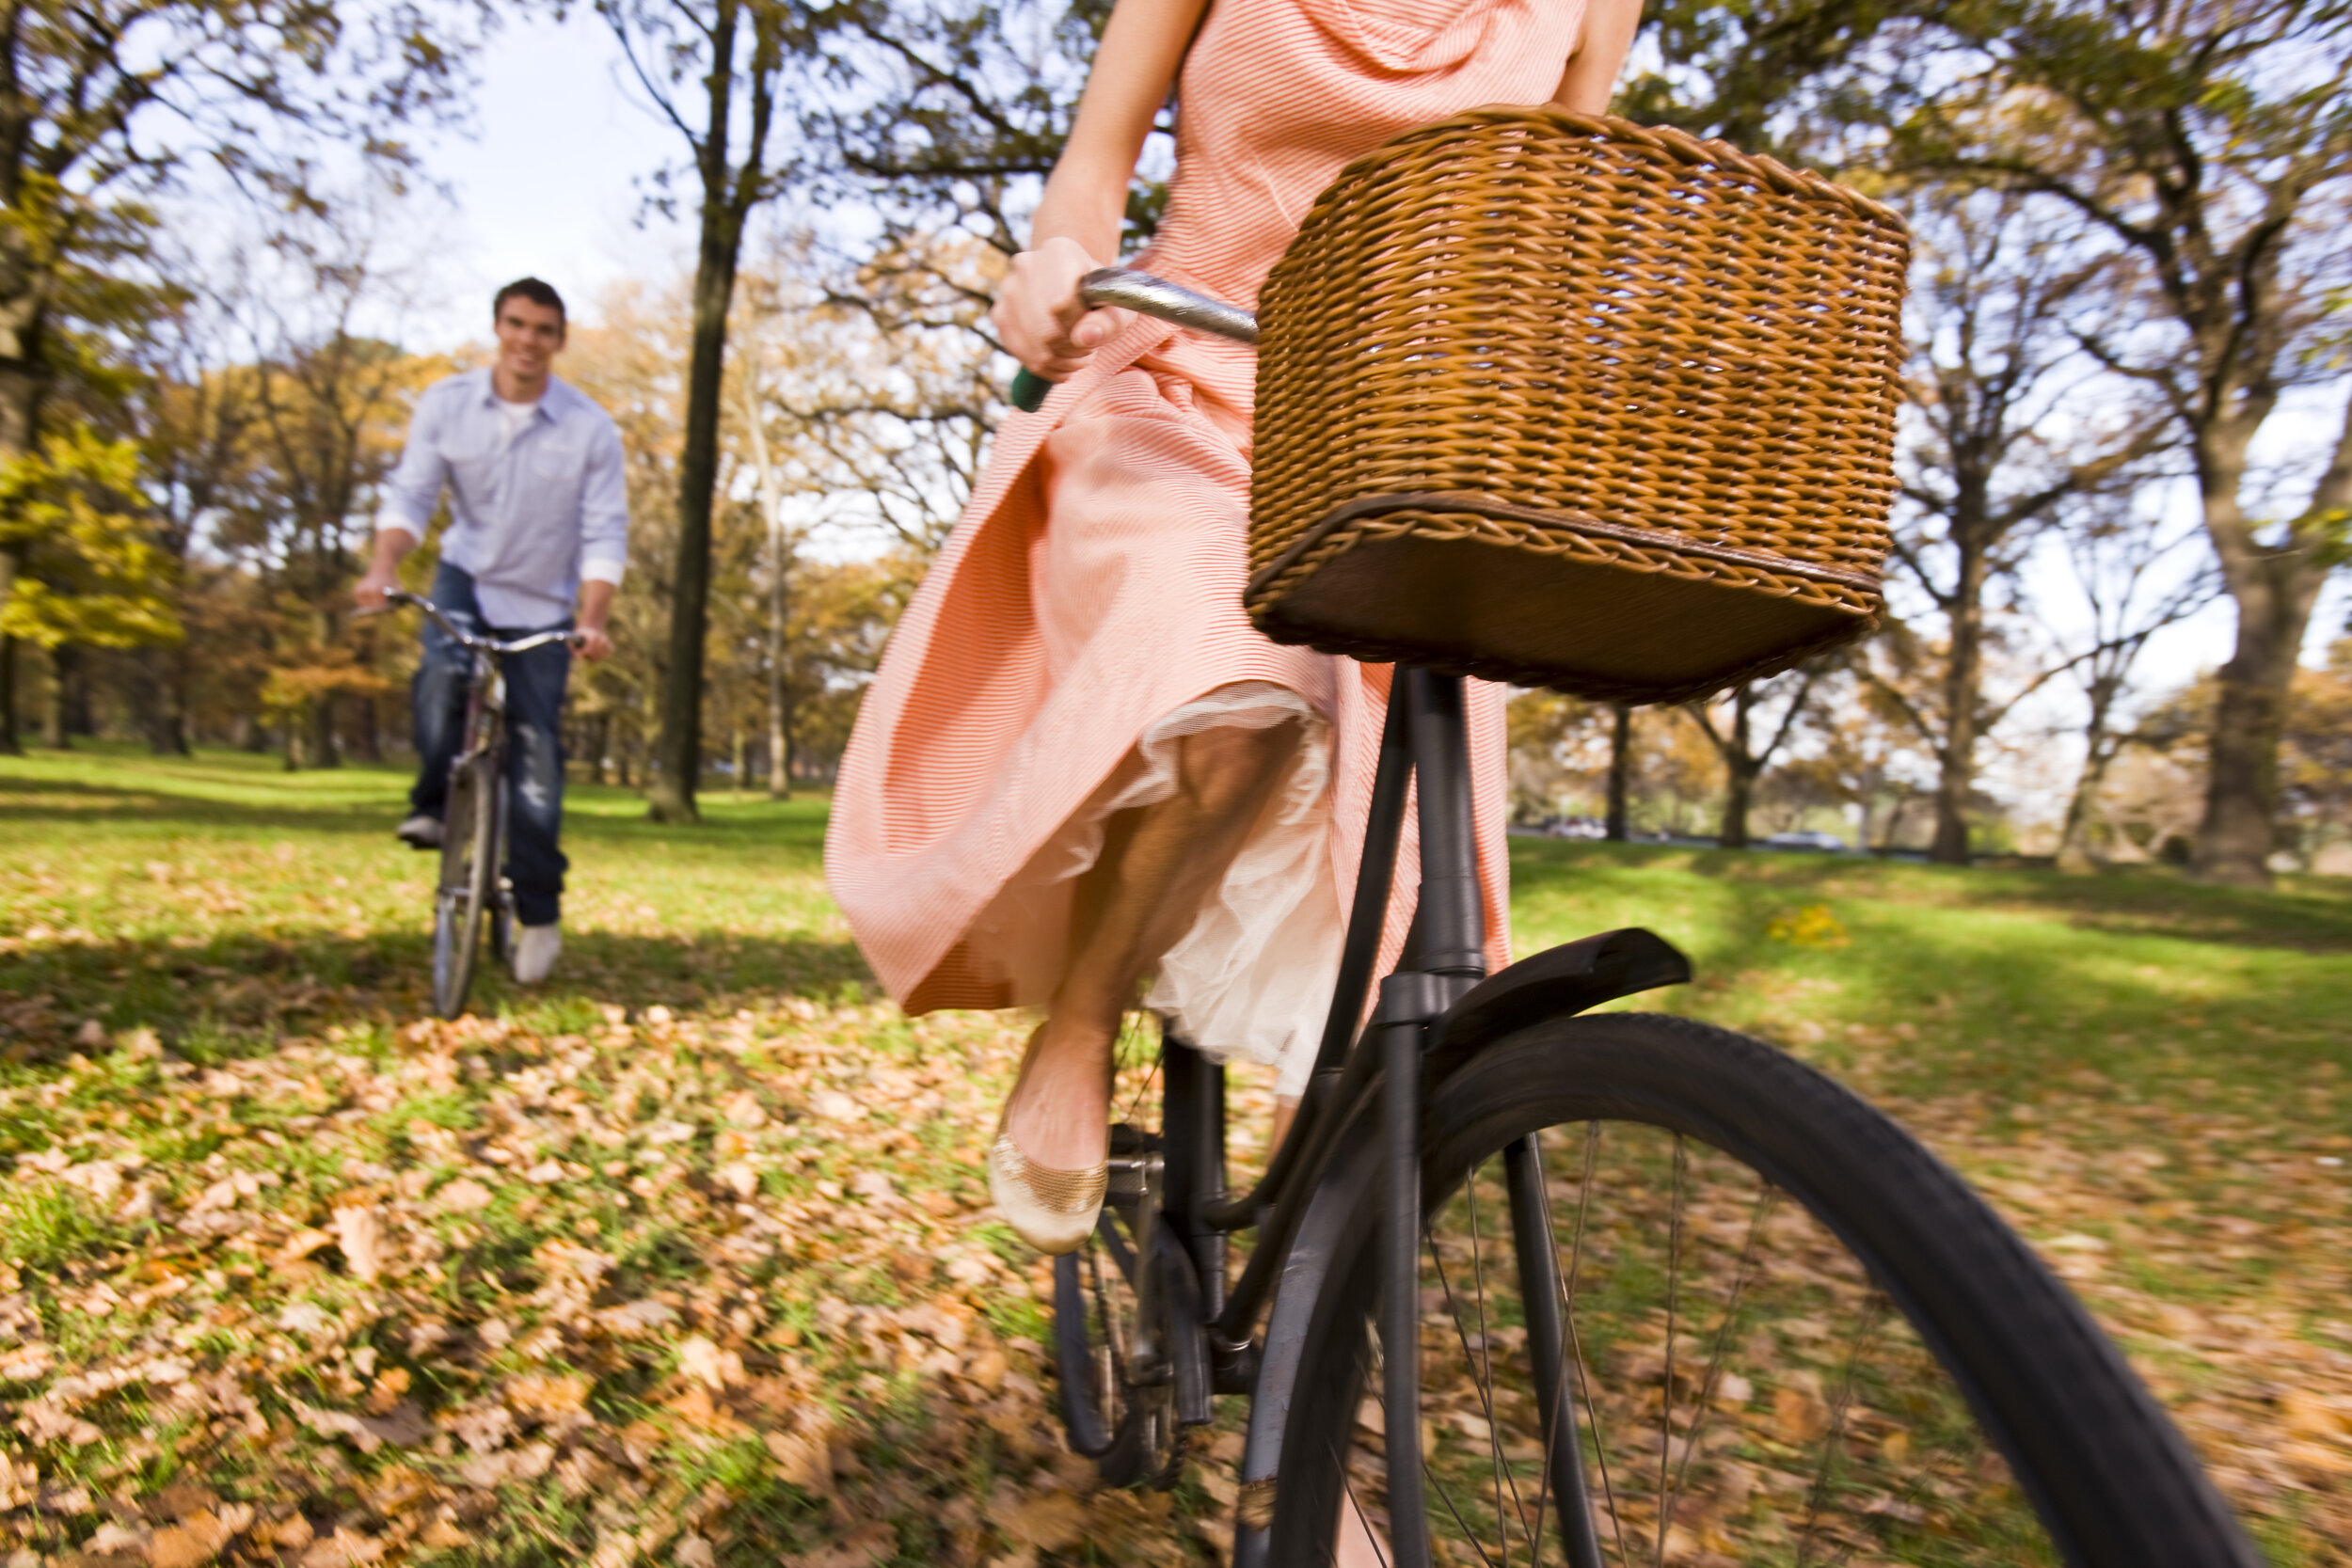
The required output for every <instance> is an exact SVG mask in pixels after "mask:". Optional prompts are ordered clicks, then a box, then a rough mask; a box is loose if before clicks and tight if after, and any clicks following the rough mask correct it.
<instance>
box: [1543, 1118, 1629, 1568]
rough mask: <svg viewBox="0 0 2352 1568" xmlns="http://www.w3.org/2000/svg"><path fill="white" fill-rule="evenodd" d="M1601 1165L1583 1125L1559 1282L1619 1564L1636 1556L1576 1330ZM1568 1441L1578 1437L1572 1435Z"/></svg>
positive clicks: (1595, 1141) (1591, 1132)
mask: <svg viewBox="0 0 2352 1568" xmlns="http://www.w3.org/2000/svg"><path fill="white" fill-rule="evenodd" d="M1598 1164H1600V1123H1599V1122H1597V1121H1588V1122H1586V1123H1585V1124H1584V1173H1583V1175H1582V1176H1581V1178H1580V1179H1579V1180H1578V1181H1577V1187H1576V1239H1575V1241H1574V1243H1572V1244H1571V1246H1570V1248H1569V1251H1568V1272H1567V1275H1566V1276H1565V1278H1563V1279H1562V1280H1561V1282H1560V1297H1561V1301H1560V1305H1561V1308H1562V1311H1563V1315H1564V1316H1565V1320H1566V1323H1567V1329H1568V1359H1569V1360H1570V1361H1571V1362H1573V1363H1574V1364H1575V1367H1576V1390H1577V1401H1578V1402H1579V1403H1581V1405H1583V1407H1584V1418H1585V1419H1587V1420H1589V1421H1590V1422H1592V1423H1593V1454H1594V1457H1595V1458H1596V1459H1597V1460H1598V1461H1599V1465H1600V1496H1601V1506H1602V1507H1604V1508H1606V1509H1607V1510H1608V1511H1609V1532H1610V1533H1611V1534H1612V1535H1613V1536H1614V1537H1616V1542H1617V1560H1618V1561H1619V1562H1622V1563H1629V1562H1631V1561H1632V1560H1633V1554H1632V1553H1631V1552H1629V1551H1628V1550H1627V1549H1626V1544H1625V1516H1624V1515H1623V1514H1622V1513H1619V1512H1618V1511H1617V1493H1616V1488H1615V1487H1614V1485H1613V1484H1612V1482H1611V1481H1610V1479H1609V1441H1608V1436H1607V1433H1605V1432H1604V1431H1603V1429H1602V1426H1601V1418H1600V1405H1599V1403H1598V1402H1597V1401H1595V1400H1594V1398H1593V1382H1592V1373H1591V1372H1590V1371H1589V1370H1586V1368H1585V1365H1584V1346H1583V1343H1582V1340H1581V1338H1580V1337H1579V1335H1578V1332H1577V1326H1576V1287H1577V1280H1578V1278H1579V1277H1580V1276H1581V1274H1582V1273H1583V1268H1584V1232H1585V1227H1586V1226H1587V1225H1588V1224H1589V1223H1590V1221H1591V1217H1592V1212H1593V1173H1594V1170H1595V1169H1596V1168H1597V1166H1598ZM1568 1436H1569V1439H1570V1440H1571V1441H1573V1440H1574V1439H1575V1437H1576V1433H1574V1432H1573V1431H1571V1432H1570V1433H1568Z"/></svg>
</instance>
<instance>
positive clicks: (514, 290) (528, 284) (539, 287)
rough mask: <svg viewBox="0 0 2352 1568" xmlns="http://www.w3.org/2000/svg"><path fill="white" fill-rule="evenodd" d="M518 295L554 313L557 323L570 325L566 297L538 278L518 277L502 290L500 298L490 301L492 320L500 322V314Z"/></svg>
mask: <svg viewBox="0 0 2352 1568" xmlns="http://www.w3.org/2000/svg"><path fill="white" fill-rule="evenodd" d="M517 295H519V296H520V297H522V298H524V299H527V300H529V301H531V303H532V304H533V305H538V306H543V307H545V308H546V309H549V310H552V311H554V312H555V319H556V320H557V321H560V322H567V323H568V320H569V318H567V317H566V316H565V315H564V296H563V295H562V294H559V293H556V292H555V288H554V285H552V284H549V283H544V282H542V281H540V280H539V279H538V278H536V277H517V278H516V279H515V281H513V282H512V283H509V284H508V285H506V287H505V288H503V289H501V290H500V291H499V293H498V298H496V299H494V300H492V301H490V319H491V320H492V321H496V320H498V319H499V312H500V311H501V310H503V309H506V302H507V301H508V300H510V299H514V298H516V296H517Z"/></svg>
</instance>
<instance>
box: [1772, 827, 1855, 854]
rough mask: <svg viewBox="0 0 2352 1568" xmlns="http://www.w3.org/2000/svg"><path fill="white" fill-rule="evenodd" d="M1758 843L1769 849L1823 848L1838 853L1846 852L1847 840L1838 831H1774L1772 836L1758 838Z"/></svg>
mask: <svg viewBox="0 0 2352 1568" xmlns="http://www.w3.org/2000/svg"><path fill="white" fill-rule="evenodd" d="M1756 843H1757V844H1758V845H1760V846H1762V847H1764V848H1767V849H1823V850H1827V851H1829V852H1830V853H1832V854H1837V855H1842V854H1844V853H1845V852H1846V841H1845V840H1844V839H1842V838H1839V837H1838V836H1837V835H1836V833H1817V832H1803V833H1774V834H1772V836H1771V837H1770V838H1760V839H1757V840H1756Z"/></svg>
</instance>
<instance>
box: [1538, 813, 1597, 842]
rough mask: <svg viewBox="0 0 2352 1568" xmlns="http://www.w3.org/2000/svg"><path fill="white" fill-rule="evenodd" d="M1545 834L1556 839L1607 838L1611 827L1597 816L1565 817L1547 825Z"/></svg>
mask: <svg viewBox="0 0 2352 1568" xmlns="http://www.w3.org/2000/svg"><path fill="white" fill-rule="evenodd" d="M1544 832H1548V833H1549V834H1550V835H1551V836H1552V837H1554V838H1607V837H1608V836H1609V825H1608V824H1607V823H1605V822H1603V821H1602V820H1601V819H1600V818H1599V817H1597V816H1563V817H1559V818H1556V819H1555V820H1553V821H1551V822H1549V823H1547V824H1546V825H1545V828H1544Z"/></svg>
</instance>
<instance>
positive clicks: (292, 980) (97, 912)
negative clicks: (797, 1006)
mask: <svg viewBox="0 0 2352 1568" xmlns="http://www.w3.org/2000/svg"><path fill="white" fill-rule="evenodd" d="M407 783H408V776H407V774H405V772H401V771H396V770H394V769H391V768H380V767H364V766H352V767H347V768H335V769H326V770H320V771H316V772H302V773H286V772H284V771H282V770H280V768H279V766H278V762H277V760H276V759H275V758H271V757H262V756H252V755H246V754H243V753H237V752H205V753H203V754H202V755H201V756H199V757H198V758H196V759H193V760H186V759H158V758H151V757H150V756H148V755H146V754H145V753H143V752H136V751H134V750H132V749H130V748H127V747H120V746H110V745H92V744H87V743H86V744H85V745H84V746H83V748H82V749H80V750H77V751H75V752H66V753H58V752H34V753H32V754H30V755H28V756H25V757H22V758H0V955H5V958H6V959H7V962H6V966H5V969H4V970H0V1050H8V1049H9V1048H10V1046H11V1043H13V1046H14V1049H15V1050H16V1051H17V1052H18V1053H56V1051H58V1050H59V1049H60V1048H61V1047H62V1046H63V1045H64V1044H66V1043H67V1042H70V1041H71V1039H72V1037H73V1035H74V1034H75V1033H76V1032H77V1031H78V1030H80V1029H81V1028H82V1027H83V1026H84V1025H85V1024H87V1023H89V1022H96V1023H97V1024H98V1025H99V1026H100V1027H101V1028H102V1029H103V1030H104V1031H106V1032H109V1033H111V1032H114V1031H118V1030H122V1029H129V1028H135V1027H142V1026H144V1027H151V1028H153V1029H156V1030H157V1031H159V1032H160V1033H162V1034H164V1035H165V1036H167V1037H171V1038H173V1039H175V1040H185V1041H186V1042H187V1044H188V1046H189V1047H190V1048H192V1050H193V1052H194V1053H203V1052H206V1051H218V1050H235V1049H241V1048H243V1046H241V1045H240V1042H244V1045H245V1046H249V1045H252V1044H255V1043H261V1044H265V1043H266V1042H267V1040H268V1039H269V1038H271V1037H272V1036H273V1035H274V1033H275V1032H277V1031H278V1030H281V1029H284V1028H288V1027H303V1026H307V1025H308V1024H309V1023H310V1022H315V1021H317V1020H320V1019H326V1018H336V1019H341V1018H346V1017H351V1016H355V1015H366V1014H369V1013H371V1012H372V1011H374V1010H378V1009H384V1008H389V1009H391V1010H393V1011H395V1012H408V1011H412V1010H414V1008H415V1007H416V1006H417V1005H418V1002H419V999H420V998H421V996H422V995H423V992H422V990H421V989H420V988H421V983H422V977H423V974H424V971H425V966H426V964H427V961H428V947H427V942H428V936H429V930H430V913H429V908H428V899H429V896H430V889H431V876H432V859H431V857H429V856H425V855H420V854H417V853H415V852H414V851H411V850H406V849H404V848H402V847H400V846H399V845H398V844H396V843H395V842H394V841H393V840H392V838H391V837H390V828H391V825H392V824H393V823H394V822H395V821H397V820H398V818H399V816H401V815H402V812H403V808H404V803H405V802H404V798H403V797H404V792H405V788H406V785H407ZM565 807H566V810H565V824H564V847H565V849H566V851H567V853H568V854H569V855H570V857H571V860H572V870H571V874H570V879H569V883H570V888H571V890H572V891H571V893H570V895H569V897H568V899H567V905H566V910H567V918H566V921H565V938H564V940H565V952H564V974H565V983H564V984H563V985H562V986H560V987H558V988H555V989H554V990H550V991H548V992H546V993H543V994H541V995H538V996H534V997H532V998H531V999H528V1001H525V1000H523V999H520V998H517V997H516V996H515V995H514V994H513V993H512V991H511V988H508V987H507V986H506V984H505V982H504V981H503V980H502V979H501V977H499V976H498V975H496V974H489V973H487V971H486V968H485V978H484V979H483V981H482V982H481V987H480V991H479V993H478V1002H479V1004H480V1005H481V1006H485V1007H486V1008H488V1009H491V1010H494V1011H495V1010H501V1009H508V1008H513V1009H517V1016H518V1018H521V1019H523V1020H525V1021H527V1022H532V1023H534V1024H539V1023H544V1024H545V1025H547V1026H548V1027H550V1028H553V1029H557V1030H559V1031H560V1030H561V1029H563V1028H564V1027H566V1026H568V1027H572V1028H580V1027H585V1026H586V1025H587V1024H589V1023H590V1022H593V1021H594V1020H595V1019H596V1017H597V1016H598V1015H597V1009H598V1008H599V1007H600V1006H604V1005H607V1004H615V1005H619V1006H643V1005H649V1004H650V1003H652V1002H654V1001H660V1002H662V1003H664V1004H666V1005H668V1006H688V1007H691V1006H704V1005H706V1004H709V1003H712V1002H714V1001H716V1000H718V999H721V998H723V997H727V996H730V995H734V994H736V993H738V992H743V991H758V992H775V991H791V992H795V993H800V994H806V995H812V996H818V995H832V994H836V993H839V992H841V991H843V990H844V989H845V988H856V987H859V986H861V985H862V984H863V983H864V982H865V979H866V970H865V966H864V964H863V963H862V962H861V961H860V960H859V958H858V957H857V953H856V949H855V947H854V946H853V944H852V943H851V942H850V940H849V932H848V928H847V927H846V926H845V925H844V924H843V922H842V920H841V918H840V916H839V914H838V913H837V911H834V907H833V905H832V902H831V900H830V899H829V898H827V897H826V895H825V892H824V887H823V881H822V873H821V856H822V847H823V838H824V821H825V803H824V800H822V798H821V797H803V798H800V799H796V800H790V801H784V802H770V801H768V800H764V799H750V800H738V799H736V798H733V797H730V796H729V795H728V794H726V793H725V792H723V791H721V792H716V793H712V794H707V795H706V796H705V797H704V816H705V820H704V822H703V823H702V824H701V825H700V826H698V827H697V828H695V829H694V830H693V831H692V832H672V831H667V830H664V829H661V828H659V827H657V826H655V825H654V824H652V823H650V822H648V821H646V820H645V816H644V803H643V801H642V800H639V799H638V798H637V797H636V796H635V795H634V794H633V793H632V792H630V791H628V790H622V789H615V788H610V787H604V788H599V787H596V786H593V785H583V784H573V785H571V786H570V788H569V790H568V791H567V796H566V800H565Z"/></svg>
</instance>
